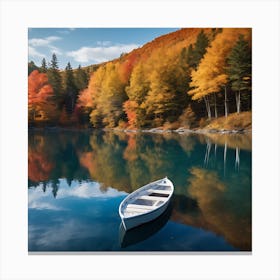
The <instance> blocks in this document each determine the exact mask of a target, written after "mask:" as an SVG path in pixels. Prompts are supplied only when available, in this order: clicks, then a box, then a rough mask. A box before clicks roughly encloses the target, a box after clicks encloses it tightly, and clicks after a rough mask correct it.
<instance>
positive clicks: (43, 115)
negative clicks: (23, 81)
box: [28, 70, 56, 122]
mask: <svg viewBox="0 0 280 280" xmlns="http://www.w3.org/2000/svg"><path fill="white" fill-rule="evenodd" d="M52 98H53V89H52V86H51V85H50V84H49V82H48V77H47V75H46V74H45V73H40V72H39V71H38V70H34V71H33V72H32V73H31V74H30V75H29V76H28V120H29V121H32V122H34V121H44V120H51V119H53V118H54V117H55V116H56V107H55V105H54V103H53V101H52Z"/></svg>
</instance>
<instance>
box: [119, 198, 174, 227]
mask: <svg viewBox="0 0 280 280" xmlns="http://www.w3.org/2000/svg"><path fill="white" fill-rule="evenodd" d="M169 203H170V201H168V203H165V204H164V205H162V207H160V208H157V209H155V210H153V211H151V212H147V213H144V214H142V215H139V216H133V217H122V223H123V226H124V228H125V230H129V229H132V228H135V227H137V226H140V225H142V224H145V223H148V222H150V221H152V220H154V219H156V218H157V217H159V216H160V215H161V214H163V212H164V211H165V210H166V209H167V207H168V205H169Z"/></svg>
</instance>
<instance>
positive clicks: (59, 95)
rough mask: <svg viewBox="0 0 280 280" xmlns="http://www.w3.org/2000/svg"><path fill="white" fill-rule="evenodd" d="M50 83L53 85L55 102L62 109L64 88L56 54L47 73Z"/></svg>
mask: <svg viewBox="0 0 280 280" xmlns="http://www.w3.org/2000/svg"><path fill="white" fill-rule="evenodd" d="M47 75H48V79H49V83H50V84H51V86H52V88H53V91H54V102H55V103H56V105H57V106H58V108H59V109H61V106H62V100H63V88H62V78H61V75H60V71H59V68H58V61H57V57H56V54H55V53H54V54H53V55H52V60H51V63H50V66H49V68H48V71H47Z"/></svg>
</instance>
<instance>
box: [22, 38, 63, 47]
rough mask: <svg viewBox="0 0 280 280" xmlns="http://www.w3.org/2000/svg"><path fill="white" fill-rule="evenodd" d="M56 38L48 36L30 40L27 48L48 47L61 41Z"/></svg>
mask: <svg viewBox="0 0 280 280" xmlns="http://www.w3.org/2000/svg"><path fill="white" fill-rule="evenodd" d="M61 39H62V38H61V37H58V36H49V37H46V38H32V39H29V40H28V43H29V46H32V47H48V46H50V44H51V43H52V42H55V41H58V40H61Z"/></svg>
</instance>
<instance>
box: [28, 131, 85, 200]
mask: <svg viewBox="0 0 280 280" xmlns="http://www.w3.org/2000/svg"><path fill="white" fill-rule="evenodd" d="M85 136H86V134H85V133H81V132H79V133H76V132H70V131H69V132H66V131H64V132H61V131H31V132H29V135H28V186H29V187H31V186H32V187H36V186H39V185H42V189H43V191H45V190H46V186H47V185H49V186H51V187H52V190H53V194H54V196H56V194H57V191H58V186H59V179H60V178H66V180H67V181H68V184H69V185H70V184H71V182H72V180H74V179H75V180H80V181H82V180H84V179H85V178H88V177H89V176H88V173H87V171H86V169H85V168H83V167H82V166H81V165H80V163H79V158H78V154H79V153H80V152H83V151H85V150H86V149H87V148H88V144H87V145H86V142H87V141H88V139H86V137H85ZM84 149H85V150H84Z"/></svg>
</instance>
